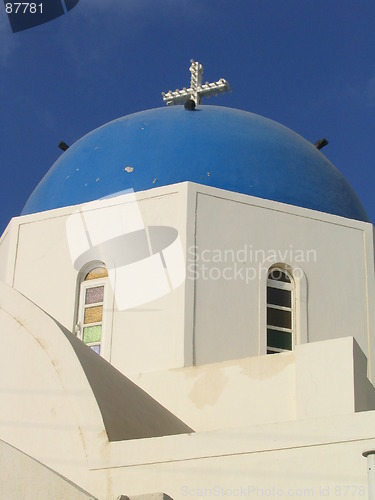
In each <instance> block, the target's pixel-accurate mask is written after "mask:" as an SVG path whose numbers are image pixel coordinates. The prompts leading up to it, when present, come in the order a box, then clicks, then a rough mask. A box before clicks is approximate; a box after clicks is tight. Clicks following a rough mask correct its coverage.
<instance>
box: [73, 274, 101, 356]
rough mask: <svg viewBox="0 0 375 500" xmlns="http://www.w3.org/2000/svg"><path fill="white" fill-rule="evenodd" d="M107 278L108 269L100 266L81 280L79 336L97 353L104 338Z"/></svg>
mask: <svg viewBox="0 0 375 500" xmlns="http://www.w3.org/2000/svg"><path fill="white" fill-rule="evenodd" d="M107 278H108V272H107V269H106V268H105V267H102V266H98V267H95V268H93V269H92V270H91V271H89V272H88V273H87V274H86V275H85V277H84V280H83V281H82V282H81V293H80V307H79V324H80V328H79V337H80V338H81V340H82V341H83V342H84V343H85V344H86V345H87V346H89V347H90V348H91V349H92V350H93V351H94V352H96V353H97V354H100V352H101V343H102V340H103V337H102V333H103V321H104V319H105V318H104V297H105V288H106V286H107V283H106V282H107Z"/></svg>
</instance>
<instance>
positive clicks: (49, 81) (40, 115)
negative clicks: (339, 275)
mask: <svg viewBox="0 0 375 500" xmlns="http://www.w3.org/2000/svg"><path fill="white" fill-rule="evenodd" d="M44 1H46V0H44ZM0 7H1V12H0V120H1V122H0V130H1V134H0V164H1V167H0V169H1V170H0V234H1V233H2V232H3V230H4V228H5V226H6V224H7V223H8V222H9V220H10V219H11V217H13V216H16V215H19V213H20V212H21V210H22V208H23V206H24V204H25V203H26V201H27V199H28V197H29V195H30V194H31V192H32V190H33V189H34V187H36V185H37V184H38V182H39V181H40V179H41V178H42V177H43V175H44V174H45V173H46V172H47V171H48V169H49V168H50V167H51V165H52V164H53V163H54V162H55V161H56V159H57V158H58V157H59V156H60V155H61V154H62V152H61V151H60V150H59V149H58V148H57V144H58V142H59V141H60V140H64V141H65V142H66V143H68V144H72V143H74V142H75V141H76V140H78V139H79V138H80V137H82V136H83V135H84V134H86V133H87V132H89V131H90V130H93V129H94V128H96V127H98V126H100V125H102V124H104V123H106V122H108V121H110V120H113V119H115V118H118V117H120V116H123V115H126V114H129V113H133V112H136V111H141V110H144V109H149V108H155V107H159V106H163V102H162V97H161V92H162V91H168V90H169V89H173V90H174V89H175V88H177V87H178V88H181V87H183V86H188V84H189V77H190V73H189V70H188V68H189V65H190V59H191V58H194V59H195V60H198V61H199V62H201V63H202V64H203V66H204V69H205V72H204V77H203V78H204V81H206V80H209V81H215V80H217V79H219V78H220V77H224V78H226V79H227V80H228V81H229V83H230V85H231V87H232V93H231V94H227V95H224V96H219V97H217V98H215V97H212V98H211V99H210V100H206V104H210V103H213V104H218V105H222V106H229V107H234V108H240V109H244V110H247V111H252V112H255V113H258V114H261V115H263V116H266V117H268V118H271V119H273V120H276V121H278V122H280V123H282V124H284V125H286V126H287V127H289V128H291V129H292V130H294V131H296V132H298V133H299V134H301V135H302V136H304V137H305V138H306V139H308V140H310V141H312V142H315V141H316V140H317V139H319V138H321V137H327V139H328V140H329V145H328V146H327V147H326V148H325V149H324V150H323V152H324V154H325V155H326V156H327V157H328V158H329V159H330V160H331V161H332V163H333V164H334V165H335V166H336V167H337V168H338V169H339V170H340V171H341V172H342V173H343V174H344V176H345V177H346V178H347V180H348V181H349V182H350V183H351V185H352V186H353V187H354V189H355V191H356V192H357V194H358V196H359V197H360V199H361V200H362V203H363V205H364V207H365V209H366V211H367V213H368V215H369V217H370V219H371V220H372V222H375V193H374V185H375V160H374V158H375V139H374V136H375V116H374V112H375V1H374V0H358V1H354V0H314V1H311V0H189V1H188V0H80V2H79V4H78V5H77V6H76V7H75V8H74V9H72V10H71V11H70V12H68V13H67V14H66V15H64V16H62V17H60V18H58V19H55V20H53V21H51V22H49V23H47V24H44V25H41V26H39V27H36V28H33V29H30V30H27V31H23V32H19V33H12V32H11V29H10V26H9V23H8V19H7V16H6V14H5V12H4V9H3V5H2V4H1V6H0Z"/></svg>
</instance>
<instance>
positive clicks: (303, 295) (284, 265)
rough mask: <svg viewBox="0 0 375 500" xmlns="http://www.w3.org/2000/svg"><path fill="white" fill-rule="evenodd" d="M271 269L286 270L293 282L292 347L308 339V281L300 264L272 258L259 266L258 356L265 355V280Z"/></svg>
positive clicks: (304, 342)
mask: <svg viewBox="0 0 375 500" xmlns="http://www.w3.org/2000/svg"><path fill="white" fill-rule="evenodd" d="M272 267H280V268H281V269H286V270H287V272H288V274H289V275H290V276H292V278H293V280H294V286H295V288H294V306H295V310H294V329H295V331H294V338H293V342H294V346H295V347H296V346H298V345H299V344H306V343H307V342H308V341H309V338H308V300H307V299H308V281H307V278H306V275H305V272H304V270H303V268H302V267H301V265H300V264H298V265H296V264H295V263H294V262H292V261H289V260H288V259H287V260H285V261H284V262H280V261H278V260H276V259H275V258H273V257H269V258H267V259H265V260H264V261H263V262H262V263H260V264H259V289H258V300H259V309H258V310H259V324H258V355H259V356H264V355H266V354H267V279H268V274H269V271H270V269H271V268H272Z"/></svg>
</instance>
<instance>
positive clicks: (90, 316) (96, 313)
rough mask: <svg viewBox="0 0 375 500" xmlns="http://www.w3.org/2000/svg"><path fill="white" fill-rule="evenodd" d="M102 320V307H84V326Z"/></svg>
mask: <svg viewBox="0 0 375 500" xmlns="http://www.w3.org/2000/svg"><path fill="white" fill-rule="evenodd" d="M102 319H103V306H96V307H86V309H85V318H84V324H85V325H87V324H88V323H99V322H100V321H102Z"/></svg>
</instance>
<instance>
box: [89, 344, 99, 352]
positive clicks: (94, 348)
mask: <svg viewBox="0 0 375 500" xmlns="http://www.w3.org/2000/svg"><path fill="white" fill-rule="evenodd" d="M90 349H92V350H93V351H95V352H96V354H100V345H90Z"/></svg>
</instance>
